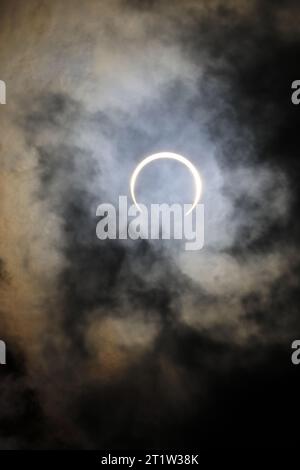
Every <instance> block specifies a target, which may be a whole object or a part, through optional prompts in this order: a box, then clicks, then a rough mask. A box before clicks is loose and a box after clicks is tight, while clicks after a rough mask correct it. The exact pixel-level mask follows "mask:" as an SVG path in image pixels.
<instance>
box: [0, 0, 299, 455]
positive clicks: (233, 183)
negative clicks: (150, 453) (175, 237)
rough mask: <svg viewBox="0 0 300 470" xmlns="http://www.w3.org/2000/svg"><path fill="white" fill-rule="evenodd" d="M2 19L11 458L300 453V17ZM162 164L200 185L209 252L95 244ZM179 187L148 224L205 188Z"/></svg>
mask: <svg viewBox="0 0 300 470" xmlns="http://www.w3.org/2000/svg"><path fill="white" fill-rule="evenodd" d="M0 18H1V19H0V44H1V46H0V79H2V80H5V82H6V85H7V104H6V105H1V107H0V115H1V144H0V168H1V176H0V178H1V182H0V194H1V199H0V201H1V204H0V213H1V221H2V222H1V226H0V258H1V264H0V268H1V270H0V274H1V285H0V288H1V308H0V338H1V339H2V340H5V341H6V344H7V353H8V358H7V365H6V366H0V448H2V449H11V448H12V449H41V448H43V449H44V448H67V449H77V448H78V449H103V448H111V449H116V448H136V449H137V448H140V449H143V448H160V449H163V448H167V447H168V448H176V447H178V448H179V447H180V448H182V447H185V448H187V447H194V448H195V447H197V448H199V447H200V448H201V447H205V446H216V445H217V446H231V447H232V446H248V447H251V446H266V445H267V446H280V445H282V446H286V445H292V444H293V443H296V442H297V423H298V421H299V420H300V415H299V411H298V405H297V403H298V401H297V398H298V397H299V392H300V366H299V369H298V368H297V366H295V365H293V364H292V363H291V343H292V341H293V340H295V339H298V338H299V337H300V319H299V318H300V315H299V268H300V256H299V234H300V233H299V232H300V224H299V218H298V210H299V189H298V178H299V176H300V169H299V158H298V134H299V128H300V127H299V125H300V119H299V116H300V107H299V108H298V107H297V106H294V105H293V104H292V102H291V93H292V90H291V84H292V82H293V81H294V80H296V79H300V76H299V75H300V71H299V54H300V33H299V20H300V9H299V2H298V1H296V0H295V1H292V0H290V1H285V2H282V1H274V0H272V1H271V0H270V1H267V0H257V1H254V0H248V1H244V0H240V1H239V0H230V1H228V0H227V1H225V0H214V1H208V0H207V1H203V0H199V1H195V0H184V1H183V0H181V1H180V0H174V1H172V2H169V1H164V0H162V1H133V0H132V1H121V0H120V1H119V0H118V1H117V0H113V1H112V0H110V1H101V2H99V1H95V0H85V1H84V2H82V1H77V0H73V1H70V0H67V1H65V2H59V1H58V0H53V1H51V2H50V1H48V2H47V1H41V0H28V1H27V2H21V1H18V0H9V1H8V0H7V1H6V0H2V2H1V7H0ZM165 150H170V151H171V150H172V151H175V152H177V153H180V154H182V155H185V156H186V157H188V158H190V159H191V161H193V163H194V164H195V165H196V166H197V168H199V171H200V172H201V175H202V178H203V183H204V191H203V201H202V202H203V203H204V206H205V214H206V215H205V217H206V219H205V246H204V248H203V249H202V250H201V251H199V252H196V253H191V252H185V251H184V250H181V249H178V246H177V245H176V244H175V242H171V241H170V243H169V244H165V243H159V242H155V241H147V240H143V241H135V242H130V241H119V240H110V241H109V240H106V241H105V242H104V241H100V240H98V239H97V238H96V224H97V218H96V215H95V214H96V208H97V206H98V204H100V203H102V202H110V203H116V202H117V200H118V197H119V195H120V194H123V195H128V196H129V179H130V175H131V173H132V171H133V170H134V168H135V166H136V164H137V163H138V162H139V161H140V160H141V159H142V158H143V157H144V156H146V155H149V154H151V153H155V152H159V151H165ZM168 171H169V173H168ZM166 172H167V173H166V175H167V176H166V178H165V179H164V181H163V185H161V184H159V185H158V186H159V187H156V186H155V182H156V178H155V174H151V172H149V173H146V172H145V176H144V180H143V181H144V183H143V184H144V188H145V190H144V197H145V198H146V200H147V201H148V202H149V200H150V199H151V197H152V195H153V194H156V195H157V197H162V198H167V197H168V198H170V200H173V197H175V196H176V195H178V188H182V190H183V189H184V188H187V187H188V184H187V180H186V178H188V175H187V174H186V173H184V172H182V170H181V168H180V167H178V166H172V165H171V166H170V167H169V169H168V170H166ZM147 174H148V177H147ZM188 181H189V180H188ZM172 182H173V185H172ZM174 182H175V183H176V185H175V183H174ZM179 192H180V191H179ZM149 198H150V199H149Z"/></svg>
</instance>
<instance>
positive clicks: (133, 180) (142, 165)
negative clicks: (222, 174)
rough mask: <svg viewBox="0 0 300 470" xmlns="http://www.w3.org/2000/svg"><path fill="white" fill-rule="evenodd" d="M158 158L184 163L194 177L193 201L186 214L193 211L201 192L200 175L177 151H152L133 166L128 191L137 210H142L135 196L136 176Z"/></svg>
mask: <svg viewBox="0 0 300 470" xmlns="http://www.w3.org/2000/svg"><path fill="white" fill-rule="evenodd" d="M160 159H170V160H176V161H178V162H180V163H182V164H183V165H185V166H186V167H187V168H188V169H189V170H190V172H191V174H192V176H193V178H194V184H195V196H194V201H193V204H192V206H191V208H190V209H189V210H188V211H187V213H186V215H188V214H190V213H191V212H192V211H193V209H194V208H195V207H196V205H197V204H198V202H199V200H200V198H201V194H202V181H201V177H200V174H199V172H198V170H197V168H196V167H195V166H194V165H193V163H192V162H191V161H190V160H188V159H187V158H186V157H183V156H182V155H179V154H177V153H172V152H159V153H154V154H153V155H149V157H146V158H144V160H142V161H141V162H140V163H139V164H138V166H137V167H136V168H135V170H134V172H133V173H132V176H131V179H130V193H131V197H132V200H133V202H134V204H135V205H136V207H137V208H138V210H139V211H141V210H142V209H141V207H140V206H139V204H138V202H137V200H136V197H135V185H136V182H137V178H138V176H139V174H140V172H141V171H142V169H143V168H145V166H147V165H148V164H149V163H151V162H154V161H155V160H160Z"/></svg>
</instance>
